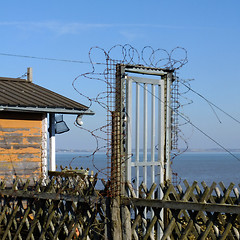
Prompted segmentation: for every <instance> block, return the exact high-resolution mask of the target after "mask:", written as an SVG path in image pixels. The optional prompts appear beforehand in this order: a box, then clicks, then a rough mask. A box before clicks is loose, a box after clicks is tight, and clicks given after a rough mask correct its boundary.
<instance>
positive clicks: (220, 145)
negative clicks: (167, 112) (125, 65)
mask: <svg viewBox="0 0 240 240" xmlns="http://www.w3.org/2000/svg"><path fill="white" fill-rule="evenodd" d="M137 84H139V83H137ZM139 85H140V86H141V87H142V88H143V89H146V88H145V87H144V86H142V85H141V84H139ZM146 91H147V92H149V93H150V94H151V95H152V96H154V97H155V98H156V99H158V100H159V101H160V102H162V100H161V99H160V98H159V97H157V96H156V95H155V94H153V93H152V92H150V91H149V90H148V89H146ZM166 106H167V107H168V108H170V109H171V110H172V111H173V112H174V113H175V114H178V116H180V117H181V118H182V119H184V120H185V121H186V122H187V123H189V124H190V125H191V126H193V127H194V128H195V129H197V130H198V131H199V132H201V133H202V134H203V135H204V136H205V137H207V138H208V139H210V140H211V141H212V142H214V143H215V144H217V145H218V146H219V147H220V148H222V149H223V150H224V151H226V152H228V153H229V154H230V155H231V156H232V157H234V158H235V159H236V160H238V161H240V158H238V157H237V156H236V155H234V154H233V153H232V152H231V151H229V150H228V149H227V148H225V147H224V146H223V145H222V144H220V143H219V142H217V141H216V140H215V139H213V138H212V137H211V136H209V135H208V134H207V133H205V132H204V131H203V130H201V129H200V128H199V127H198V126H196V125H195V124H194V123H192V122H191V121H190V120H189V119H187V118H186V117H185V116H184V115H183V114H182V113H180V112H176V111H174V109H173V108H172V107H171V106H169V105H166Z"/></svg>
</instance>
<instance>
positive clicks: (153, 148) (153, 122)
mask: <svg viewBox="0 0 240 240" xmlns="http://www.w3.org/2000/svg"><path fill="white" fill-rule="evenodd" d="M151 97H152V106H151V107H152V109H151V115H152V116H151V162H152V163H154V162H155V136H156V135H155V134H156V133H155V132H156V126H155V117H156V116H155V85H154V84H152V94H151ZM155 182H156V180H155V165H152V166H151V185H152V184H153V183H155ZM152 198H153V199H154V193H153V194H152ZM153 217H154V211H153V209H152V208H151V219H153ZM151 234H152V236H154V228H152V231H151Z"/></svg>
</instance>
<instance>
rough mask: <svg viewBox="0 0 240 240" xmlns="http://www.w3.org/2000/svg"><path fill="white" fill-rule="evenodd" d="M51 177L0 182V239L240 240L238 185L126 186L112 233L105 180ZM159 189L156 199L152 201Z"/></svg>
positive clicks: (70, 176)
mask: <svg viewBox="0 0 240 240" xmlns="http://www.w3.org/2000/svg"><path fill="white" fill-rule="evenodd" d="M53 175H55V176H51V177H50V178H48V179H43V180H42V181H38V182H35V184H34V185H30V184H29V182H30V181H28V182H25V183H24V182H21V181H20V180H16V181H15V183H14V184H13V185H12V186H11V187H10V188H9V187H6V185H5V182H4V181H3V182H1V184H0V239H14V240H16V239H59V240H60V239H113V238H114V239H240V234H239V233H240V205H239V203H240V197H239V186H235V185H234V184H233V183H231V184H230V185H229V186H228V187H226V186H224V184H223V183H219V184H218V185H217V184H216V183H213V184H212V185H211V186H207V185H206V184H205V183H204V182H202V183H201V184H198V183H197V182H193V184H191V185H190V184H189V183H188V182H187V181H184V182H183V185H178V186H177V187H174V186H173V185H168V186H167V187H163V186H157V185H156V184H153V185H152V186H151V187H150V188H149V189H147V187H146V186H145V185H144V184H143V183H142V184H141V185H140V186H139V188H138V191H139V192H138V194H139V195H138V197H137V195H136V191H135V190H134V188H133V186H132V185H131V184H130V183H129V182H128V183H126V193H128V197H126V196H121V198H120V204H119V208H120V211H121V219H118V221H120V222H119V224H118V225H121V226H122V227H121V228H119V226H118V228H117V229H118V231H121V232H119V234H116V231H115V232H114V228H115V227H116V226H115V225H116V219H115V218H114V217H116V216H113V215H114V214H112V213H113V212H114V209H113V208H116V207H118V205H116V204H115V203H116V202H114V200H115V198H109V197H107V191H108V190H109V188H110V185H111V184H110V183H109V182H108V183H106V184H105V190H101V191H97V190H96V189H95V184H96V179H97V178H94V177H93V176H92V177H88V176H84V175H81V174H69V173H66V174H63V173H61V174H56V173H54V174H53ZM158 191H162V193H163V196H164V197H163V199H161V200H159V199H154V198H155V196H158ZM113 236H114V237H113Z"/></svg>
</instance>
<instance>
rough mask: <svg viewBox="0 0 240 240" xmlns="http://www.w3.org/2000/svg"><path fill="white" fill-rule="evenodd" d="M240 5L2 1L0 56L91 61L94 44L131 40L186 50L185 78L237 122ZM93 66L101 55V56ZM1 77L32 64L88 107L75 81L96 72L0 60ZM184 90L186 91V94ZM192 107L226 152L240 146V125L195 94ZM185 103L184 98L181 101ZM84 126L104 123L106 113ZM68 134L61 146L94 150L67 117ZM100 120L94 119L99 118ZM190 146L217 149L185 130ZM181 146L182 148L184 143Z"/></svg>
mask: <svg viewBox="0 0 240 240" xmlns="http://www.w3.org/2000/svg"><path fill="white" fill-rule="evenodd" d="M239 10H240V2H239V1H237V0H232V1H215V0H212V1H206V0H205V1H186V0H185V1H177V0H175V1H162V0H161V1H160V0H159V1H147V2H146V1H79V0H78V1H77V0H71V1H61V0H58V1H56V0H52V1H45V0H42V1H24V0H22V1H17V0H15V1H11V0H9V1H1V3H0V13H1V14H0V36H1V46H0V53H9V54H19V55H28V56H37V57H43V58H44V57H46V58H47V57H49V58H60V59H71V60H82V61H88V51H89V49H90V48H91V47H93V46H99V47H102V48H104V49H106V50H108V49H110V48H111V47H112V46H114V45H116V44H126V43H129V44H131V45H132V46H134V47H135V48H136V49H138V50H139V51H141V49H142V48H143V47H144V46H146V45H150V46H152V47H153V48H154V49H157V48H163V49H166V50H167V51H171V50H172V49H173V48H175V47H177V46H180V47H184V48H185V49H186V50H187V51H188V60H189V62H188V64H187V65H185V66H184V67H183V68H182V69H180V70H179V76H180V77H181V78H185V79H187V78H194V79H195V80H194V81H193V82H192V83H191V86H192V88H193V89H195V90H196V91H198V92H200V93H201V94H203V95H204V96H205V97H206V98H208V99H209V100H210V101H212V102H214V103H215V104H216V105H218V106H219V107H221V108H223V109H224V110H226V111H227V112H228V113H229V114H231V115H233V116H234V117H236V118H238V119H240V110H239V109H240V95H239V89H240V73H239V68H240V61H239V57H238V54H239V53H240V44H239V43H240V24H239V23H240V14H239ZM94 57H95V59H94V61H101V60H102V58H101V56H99V55H98V54H96V55H95V56H94ZM0 63H1V68H0V76H6V77H19V76H21V75H22V74H24V73H25V72H26V69H27V67H33V74H34V75H33V77H34V78H33V79H34V82H35V83H36V84H39V85H42V86H44V87H46V88H49V89H51V90H53V91H56V92H58V93H60V94H63V95H65V96H67V97H70V98H73V99H74V100H76V101H80V102H82V103H85V104H87V102H86V100H85V99H83V98H81V97H80V96H79V95H78V93H77V92H75V91H74V89H73V88H72V81H73V80H74V78H75V77H76V76H78V75H80V74H83V73H85V72H88V71H90V70H91V66H90V65H89V64H77V63H66V62H56V61H43V60H36V59H28V58H17V57H7V56H3V55H0ZM78 87H79V88H80V89H79V90H80V91H83V92H84V93H86V94H87V95H89V96H94V94H96V93H97V91H98V90H99V88H100V86H98V85H97V84H96V85H95V84H93V83H89V82H81V83H79V85H78ZM183 90H184V89H183ZM187 97H188V98H189V99H192V100H193V102H194V103H193V104H192V105H189V106H186V107H184V108H183V112H184V114H185V115H187V116H189V117H190V119H191V121H192V122H193V123H194V124H195V125H197V126H198V127H199V128H201V129H202V130H203V131H205V132H206V133H207V134H209V135H210V136H211V137H213V138H214V139H216V141H218V142H219V143H221V144H222V145H223V146H225V147H227V148H240V125H239V124H237V123H235V122H233V121H232V120H230V119H228V118H226V117H225V116H224V115H222V114H221V113H219V112H218V111H217V110H216V112H217V113H218V116H219V118H220V119H221V122H222V123H221V124H220V123H219V122H218V120H217V118H216V116H215V115H214V113H213V111H212V110H211V108H210V107H209V105H208V104H207V103H206V102H204V101H202V100H201V99H200V98H198V97H197V96H196V95H194V94H193V93H189V94H188V95H187ZM182 101H183V102H184V99H182ZM92 109H93V110H94V111H95V112H96V116H95V117H84V119H83V120H84V126H85V127H87V128H93V127H95V126H96V122H97V123H98V122H99V123H100V124H101V121H103V113H102V112H101V110H100V109H99V108H98V107H97V106H92ZM66 120H67V122H68V124H69V125H70V128H71V131H70V132H69V133H65V134H63V135H61V136H58V138H57V147H59V148H74V149H82V148H91V145H92V144H93V140H92V139H91V137H90V136H88V135H87V134H86V133H84V132H83V131H80V130H79V129H77V128H75V127H74V126H73V124H72V122H73V121H74V118H73V117H67V118H66ZM96 120H97V121H96ZM182 130H183V132H184V133H185V135H186V136H187V137H190V139H189V140H188V142H189V147H191V148H214V147H217V146H216V145H215V144H214V143H212V142H211V141H210V140H208V139H207V138H206V137H204V136H203V135H202V134H200V133H198V131H197V130H193V132H192V127H191V126H184V127H183V128H182ZM180 145H181V143H180Z"/></svg>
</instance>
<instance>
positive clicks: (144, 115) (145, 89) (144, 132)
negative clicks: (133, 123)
mask: <svg viewBox="0 0 240 240" xmlns="http://www.w3.org/2000/svg"><path fill="white" fill-rule="evenodd" d="M143 94H144V110H143V162H147V137H148V136H147V129H148V126H147V113H148V103H147V84H146V83H144V93H143ZM143 182H144V183H145V184H146V185H147V166H143Z"/></svg>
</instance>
